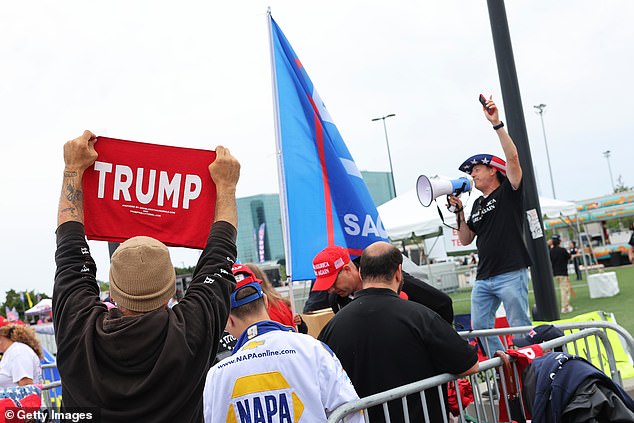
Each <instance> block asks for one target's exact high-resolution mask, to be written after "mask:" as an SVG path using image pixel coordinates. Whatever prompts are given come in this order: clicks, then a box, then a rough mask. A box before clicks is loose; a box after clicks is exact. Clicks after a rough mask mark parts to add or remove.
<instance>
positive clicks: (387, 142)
mask: <svg viewBox="0 0 634 423" xmlns="http://www.w3.org/2000/svg"><path fill="white" fill-rule="evenodd" d="M393 116H396V115H395V114H394V113H391V114H389V115H385V116H381V117H378V118H374V119H372V122H376V121H377V120H382V121H383V131H384V132H385V144H386V145H387V158H388V160H389V161H390V176H391V178H392V191H393V192H394V196H395V197H396V185H395V184H394V168H393V167H392V155H391V154H390V142H389V141H388V138H387V126H386V125H385V119H387V118H391V117H393Z"/></svg>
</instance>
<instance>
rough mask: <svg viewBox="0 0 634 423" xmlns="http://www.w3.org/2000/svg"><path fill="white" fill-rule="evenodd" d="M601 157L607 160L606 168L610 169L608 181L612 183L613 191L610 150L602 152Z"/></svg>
mask: <svg viewBox="0 0 634 423" xmlns="http://www.w3.org/2000/svg"><path fill="white" fill-rule="evenodd" d="M603 157H605V158H606V159H607V160H608V170H609V171H610V183H611V184H612V192H614V179H613V178H612V166H610V150H606V151H604V152H603Z"/></svg>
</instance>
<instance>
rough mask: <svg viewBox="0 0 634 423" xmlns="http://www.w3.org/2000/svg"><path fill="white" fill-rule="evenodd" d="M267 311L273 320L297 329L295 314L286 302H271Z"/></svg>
mask: <svg viewBox="0 0 634 423" xmlns="http://www.w3.org/2000/svg"><path fill="white" fill-rule="evenodd" d="M266 311H267V312H268V313H269V317H270V318H271V320H273V321H275V322H278V323H281V324H283V325H286V326H290V327H292V328H294V327H295V322H294V321H293V312H292V311H291V308H290V307H289V306H287V305H286V303H285V302H284V301H276V302H275V303H273V302H269V307H268V309H267V310H266Z"/></svg>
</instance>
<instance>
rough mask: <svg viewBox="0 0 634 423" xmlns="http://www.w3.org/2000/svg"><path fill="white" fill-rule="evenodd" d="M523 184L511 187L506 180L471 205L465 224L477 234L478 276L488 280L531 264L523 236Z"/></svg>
mask: <svg viewBox="0 0 634 423" xmlns="http://www.w3.org/2000/svg"><path fill="white" fill-rule="evenodd" d="M523 213H524V211H523V208H522V187H521V186H520V188H519V189H517V190H514V189H513V187H512V186H511V183H510V182H509V180H508V179H506V178H504V181H503V182H502V184H501V185H500V186H499V187H498V188H497V189H496V190H495V191H493V192H492V193H491V194H489V196H488V197H486V198H485V197H480V198H478V199H477V200H476V201H475V203H474V204H473V208H472V210H471V216H470V217H469V221H468V222H467V224H468V225H469V229H471V230H472V231H473V232H475V234H476V235H477V236H478V238H477V239H476V246H477V247H478V256H479V257H480V262H479V263H478V275H477V279H487V278H490V277H492V276H497V275H500V274H502V273H506V272H512V271H514V270H519V269H523V268H526V267H528V266H529V265H530V258H529V256H528V250H527V249H526V244H525V243H524V236H523V226H522V222H523V216H522V215H523Z"/></svg>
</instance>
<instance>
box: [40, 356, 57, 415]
mask: <svg viewBox="0 0 634 423" xmlns="http://www.w3.org/2000/svg"><path fill="white" fill-rule="evenodd" d="M56 369H57V364H56V363H50V364H43V365H42V373H43V374H46V373H47V372H48V373H51V374H52V371H53V370H56ZM42 405H43V406H45V407H46V408H49V409H54V410H59V409H60V407H61V405H62V381H61V380H55V381H53V380H51V379H49V378H47V380H46V381H45V383H43V384H42Z"/></svg>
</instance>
